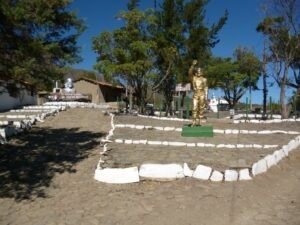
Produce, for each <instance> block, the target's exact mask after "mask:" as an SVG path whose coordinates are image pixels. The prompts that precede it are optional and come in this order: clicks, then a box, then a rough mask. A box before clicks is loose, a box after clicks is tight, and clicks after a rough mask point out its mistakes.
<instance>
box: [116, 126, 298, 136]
mask: <svg viewBox="0 0 300 225" xmlns="http://www.w3.org/2000/svg"><path fill="white" fill-rule="evenodd" d="M115 127H116V128H131V129H138V130H143V129H146V130H159V131H177V132H181V131H182V128H181V127H179V128H176V127H158V126H145V125H135V124H116V125H115ZM213 132H214V133H215V134H294V135H297V134H300V132H298V131H285V130H238V129H225V130H222V129H213Z"/></svg>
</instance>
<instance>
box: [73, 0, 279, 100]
mask: <svg viewBox="0 0 300 225" xmlns="http://www.w3.org/2000/svg"><path fill="white" fill-rule="evenodd" d="M157 2H159V0H157ZM261 2H262V1H260V0H210V2H209V3H208V5H207V8H206V20H207V23H208V24H212V23H214V22H216V21H217V20H218V18H220V17H221V16H222V15H223V14H224V11H225V9H227V10H228V11H229V18H228V21H227V24H226V25H225V26H224V27H223V29H222V30H221V32H220V33H219V38H220V43H219V44H218V45H217V46H216V47H215V48H213V49H212V52H213V54H214V55H215V56H221V57H231V56H232V53H233V51H234V49H236V48H237V47H239V46H243V47H248V48H250V49H252V50H253V51H254V52H255V53H256V54H257V56H258V57H260V56H261V53H262V36H261V34H259V33H257V32H256V30H255V29H256V26H257V24H258V23H259V22H260V21H261V20H262V18H263V17H262V14H261V10H260V4H261ZM127 3H128V1H127V0H121V1H109V0H100V1H99V0H89V1H86V0H74V1H73V3H72V5H71V9H72V10H75V11H76V12H77V14H78V16H79V17H81V18H83V19H84V20H85V24H86V26H87V29H86V31H85V32H84V33H83V34H82V35H81V37H80V38H79V41H78V44H79V46H81V48H82V51H81V56H82V58H83V61H82V62H80V63H78V64H76V65H73V67H74V68H78V69H79V68H80V69H87V70H92V69H93V65H94V64H95V63H96V54H95V53H94V52H93V50H92V42H91V38H92V37H94V36H97V35H99V34H100V33H101V32H103V31H112V30H114V29H116V28H118V27H120V26H121V25H122V22H121V21H119V20H117V19H115V16H116V15H117V14H118V12H120V11H121V10H125V9H126V5H127ZM140 6H141V9H144V8H148V7H153V6H154V0H141V5H140ZM270 81H273V80H271V79H270ZM261 83H262V82H261V81H259V83H258V86H259V88H262V84H261ZM212 93H214V94H215V95H216V97H221V96H222V93H221V92H219V91H213V90H211V91H210V94H212ZM269 96H272V98H273V99H274V100H275V101H278V99H279V89H278V87H276V85H274V87H272V88H270V89H269ZM246 97H248V94H246V95H245V96H244V97H243V98H242V101H245V99H246ZM252 102H253V103H259V104H261V103H262V91H255V92H253V95H252Z"/></svg>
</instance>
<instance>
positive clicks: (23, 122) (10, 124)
mask: <svg viewBox="0 0 300 225" xmlns="http://www.w3.org/2000/svg"><path fill="white" fill-rule="evenodd" d="M33 109H34V108H33V107H30V108H28V107H24V108H23V109H20V110H10V112H11V113H33V111H32V110H33ZM62 110H66V108H65V107H56V108H43V107H37V108H35V111H34V113H38V114H34V115H32V114H31V115H30V114H19V115H16V114H6V115H0V117H1V119H4V120H1V121H0V144H5V143H6V142H7V139H8V137H10V136H13V135H16V134H19V133H22V132H24V131H25V130H28V129H30V128H31V127H32V125H33V124H35V122H36V121H38V122H44V120H45V119H46V118H47V117H48V116H50V115H55V114H57V113H58V112H59V111H62Z"/></svg>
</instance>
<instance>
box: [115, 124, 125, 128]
mask: <svg viewBox="0 0 300 225" xmlns="http://www.w3.org/2000/svg"><path fill="white" fill-rule="evenodd" d="M115 127H119V128H124V127H125V125H124V124H116V125H115Z"/></svg>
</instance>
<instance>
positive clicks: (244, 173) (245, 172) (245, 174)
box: [239, 169, 252, 180]
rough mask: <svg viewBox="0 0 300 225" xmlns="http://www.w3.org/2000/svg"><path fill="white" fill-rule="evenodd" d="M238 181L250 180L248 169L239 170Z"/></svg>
mask: <svg viewBox="0 0 300 225" xmlns="http://www.w3.org/2000/svg"><path fill="white" fill-rule="evenodd" d="M239 180H252V177H251V176H250V173H249V169H241V170H240V171H239Z"/></svg>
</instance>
